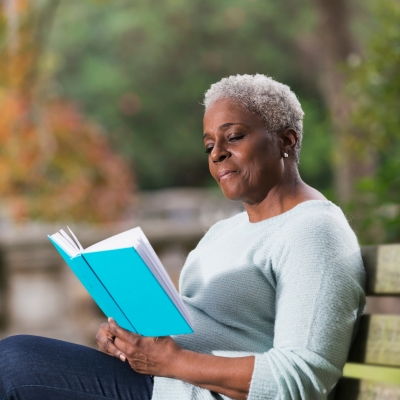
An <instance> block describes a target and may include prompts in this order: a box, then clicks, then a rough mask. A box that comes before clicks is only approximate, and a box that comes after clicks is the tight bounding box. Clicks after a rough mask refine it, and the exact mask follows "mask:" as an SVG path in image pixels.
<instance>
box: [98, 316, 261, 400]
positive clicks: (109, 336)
mask: <svg viewBox="0 0 400 400" xmlns="http://www.w3.org/2000/svg"><path fill="white" fill-rule="evenodd" d="M96 340H97V343H98V345H99V348H100V350H101V351H103V352H104V353H107V354H109V355H111V356H114V357H117V358H119V359H120V360H122V361H126V360H128V362H129V365H130V366H131V367H132V368H133V369H134V370H135V371H136V372H139V373H141V374H147V375H155V376H163V377H166V378H174V379H180V380H182V381H184V382H188V383H191V384H193V385H196V386H199V387H202V388H205V389H208V390H211V391H213V392H217V393H221V394H224V395H226V396H228V397H230V398H232V399H237V400H245V399H246V398H247V394H248V392H249V387H250V381H251V377H252V373H253V369H254V356H249V357H238V358H227V357H217V356H213V355H210V354H201V353H196V352H194V351H190V350H184V349H182V348H181V347H179V346H178V345H177V344H176V343H175V341H174V340H173V339H171V338H170V337H169V336H165V337H160V338H153V337H144V336H140V335H136V334H134V333H131V332H128V331H127V330H125V329H123V328H121V327H119V326H118V325H117V323H116V322H115V321H114V320H113V319H112V318H109V320H108V323H104V324H102V325H101V327H100V329H99V332H98V333H97V335H96Z"/></svg>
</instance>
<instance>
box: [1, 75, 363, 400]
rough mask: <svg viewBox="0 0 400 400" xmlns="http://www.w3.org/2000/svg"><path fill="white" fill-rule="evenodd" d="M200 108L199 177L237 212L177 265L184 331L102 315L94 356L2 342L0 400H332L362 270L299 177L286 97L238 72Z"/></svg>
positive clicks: (292, 115) (356, 312)
mask: <svg viewBox="0 0 400 400" xmlns="http://www.w3.org/2000/svg"><path fill="white" fill-rule="evenodd" d="M205 108H206V111H205V115H204V133H203V142H204V147H205V152H206V153H207V156H208V164H209V168H210V172H211V175H212V176H213V177H214V178H215V180H216V181H217V182H218V184H219V186H220V188H221V190H222V191H223V193H224V195H225V196H226V197H227V198H228V199H231V200H235V201H241V202H243V204H244V207H245V212H243V213H241V214H238V215H236V216H234V217H232V218H229V219H227V220H224V221H221V222H219V223H217V224H215V225H214V226H213V227H212V228H211V229H210V230H209V231H208V232H207V233H206V234H205V236H204V237H203V239H202V240H201V241H200V243H199V244H198V245H197V247H196V248H195V249H194V250H193V251H192V252H191V253H190V254H189V256H188V258H187V260H186V263H185V265H184V267H183V270H182V274H181V277H180V292H181V295H182V297H183V300H184V302H185V303H186V305H187V307H188V309H189V311H190V313H191V315H192V317H193V320H194V328H195V333H194V334H193V335H182V336H176V337H173V338H171V337H162V338H150V337H141V336H138V335H135V334H133V333H130V332H128V331H125V330H123V329H122V328H120V327H118V326H117V325H116V323H115V322H114V321H113V320H112V319H110V320H109V321H108V323H105V324H103V325H102V326H101V328H100V330H99V332H98V334H97V337H96V338H97V342H98V344H99V348H100V350H101V351H102V352H103V353H106V354H103V353H100V352H98V351H96V350H92V349H89V348H85V347H82V346H78V345H74V344H69V343H65V342H60V341H55V340H52V339H44V338H35V337H29V336H28V337H26V336H17V337H14V338H8V339H5V340H3V341H2V342H0V397H1V398H2V399H17V398H18V399H41V400H43V399H75V400H78V399H93V400H94V399H134V400H137V399H143V400H144V399H154V400H156V399H171V400H177V399H185V400H189V399H227V398H233V399H246V398H247V399H249V400H256V399H281V400H286V399H288V400H289V399H326V398H328V396H329V394H331V396H329V397H330V398H331V397H332V394H333V389H334V387H335V385H336V382H337V380H338V379H339V377H340V376H341V372H342V368H343V366H344V363H345V361H346V357H347V353H348V350H349V347H350V343H351V340H352V337H353V336H354V331H355V327H356V325H357V321H358V319H359V317H360V315H361V314H362V312H363V309H364V305H365V297H364V291H363V285H364V270H363V265H362V260H361V257H360V250H359V246H358V243H357V239H356V237H355V235H354V233H353V231H352V230H351V228H350V227H349V225H348V223H347V220H346V218H345V216H344V215H343V213H342V211H341V210H340V209H339V208H338V207H337V206H336V205H334V204H333V203H331V202H330V201H328V200H327V199H326V198H325V197H324V196H323V195H322V194H321V193H319V192H318V191H317V190H315V189H313V188H311V187H310V186H308V185H307V184H305V183H304V182H303V181H302V180H301V178H300V175H299V172H298V169H297V165H298V162H299V151H300V147H301V139H302V131H303V129H302V118H303V111H302V109H301V106H300V103H299V101H298V100H297V98H296V96H295V95H294V93H293V92H291V91H290V89H289V87H288V86H286V85H283V84H281V83H278V82H276V81H274V80H273V79H271V78H269V77H267V76H264V75H255V76H250V75H243V76H231V77H229V78H225V79H222V80H221V81H220V82H218V83H216V84H214V85H212V86H211V88H210V89H209V90H208V91H207V93H206V95H205ZM122 278H123V277H121V279H122ZM110 356H113V357H110Z"/></svg>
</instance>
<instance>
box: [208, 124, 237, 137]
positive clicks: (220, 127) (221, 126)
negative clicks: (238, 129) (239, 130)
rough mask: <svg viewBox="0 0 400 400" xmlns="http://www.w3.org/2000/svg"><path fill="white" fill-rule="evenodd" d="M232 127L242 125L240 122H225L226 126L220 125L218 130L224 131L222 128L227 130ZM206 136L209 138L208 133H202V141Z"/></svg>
mask: <svg viewBox="0 0 400 400" xmlns="http://www.w3.org/2000/svg"><path fill="white" fill-rule="evenodd" d="M232 125H242V124H241V123H240V122H227V123H226V124H222V125H220V126H219V127H218V129H224V128H229V127H230V126H232ZM207 136H210V134H209V133H204V134H203V139H205V138H206V137H207Z"/></svg>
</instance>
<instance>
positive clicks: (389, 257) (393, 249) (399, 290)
mask: <svg viewBox="0 0 400 400" xmlns="http://www.w3.org/2000/svg"><path fill="white" fill-rule="evenodd" d="M362 255H363V260H364V266H365V270H366V275H367V287H366V292H367V296H399V297H400V244H393V245H381V246H366V247H363V248H362ZM343 374H344V378H342V379H341V380H340V381H339V384H338V387H337V390H336V395H335V399H337V400H389V399H390V400H394V399H400V315H379V314H372V315H364V316H363V317H362V318H361V321H360V327H359V330H358V334H357V336H356V338H355V340H354V343H353V345H352V348H351V349H350V354H349V358H348V364H346V367H345V369H344V373H343ZM361 377H363V378H361ZM364 377H367V378H368V379H365V378H364ZM357 378H361V379H357Z"/></svg>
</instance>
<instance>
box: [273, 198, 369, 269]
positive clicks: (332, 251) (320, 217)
mask: <svg viewBox="0 0 400 400" xmlns="http://www.w3.org/2000/svg"><path fill="white" fill-rule="evenodd" d="M306 203H308V204H306ZM306 203H302V204H300V205H299V206H297V207H298V209H297V210H296V211H295V212H293V215H292V216H291V218H287V219H286V220H285V223H284V224H282V226H281V229H280V231H279V238H278V239H277V246H276V247H275V261H276V265H277V266H278V265H280V266H281V267H284V266H285V265H290V264H295V265H300V264H303V265H315V266H321V265H323V264H324V265H326V264H333V262H334V263H335V264H337V262H338V261H339V260H343V262H344V263H350V264H355V265H357V266H359V265H360V264H361V255H360V247H359V244H358V240H357V237H356V235H355V233H354V232H353V230H352V229H351V227H350V225H349V223H348V221H347V219H346V217H345V215H344V214H343V212H342V210H341V209H340V208H339V207H338V206H336V205H335V204H333V203H331V202H329V201H322V202H315V203H314V202H306ZM293 210H294V209H293ZM278 243H279V245H278ZM289 260H290V261H289ZM357 268H358V267H357Z"/></svg>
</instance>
